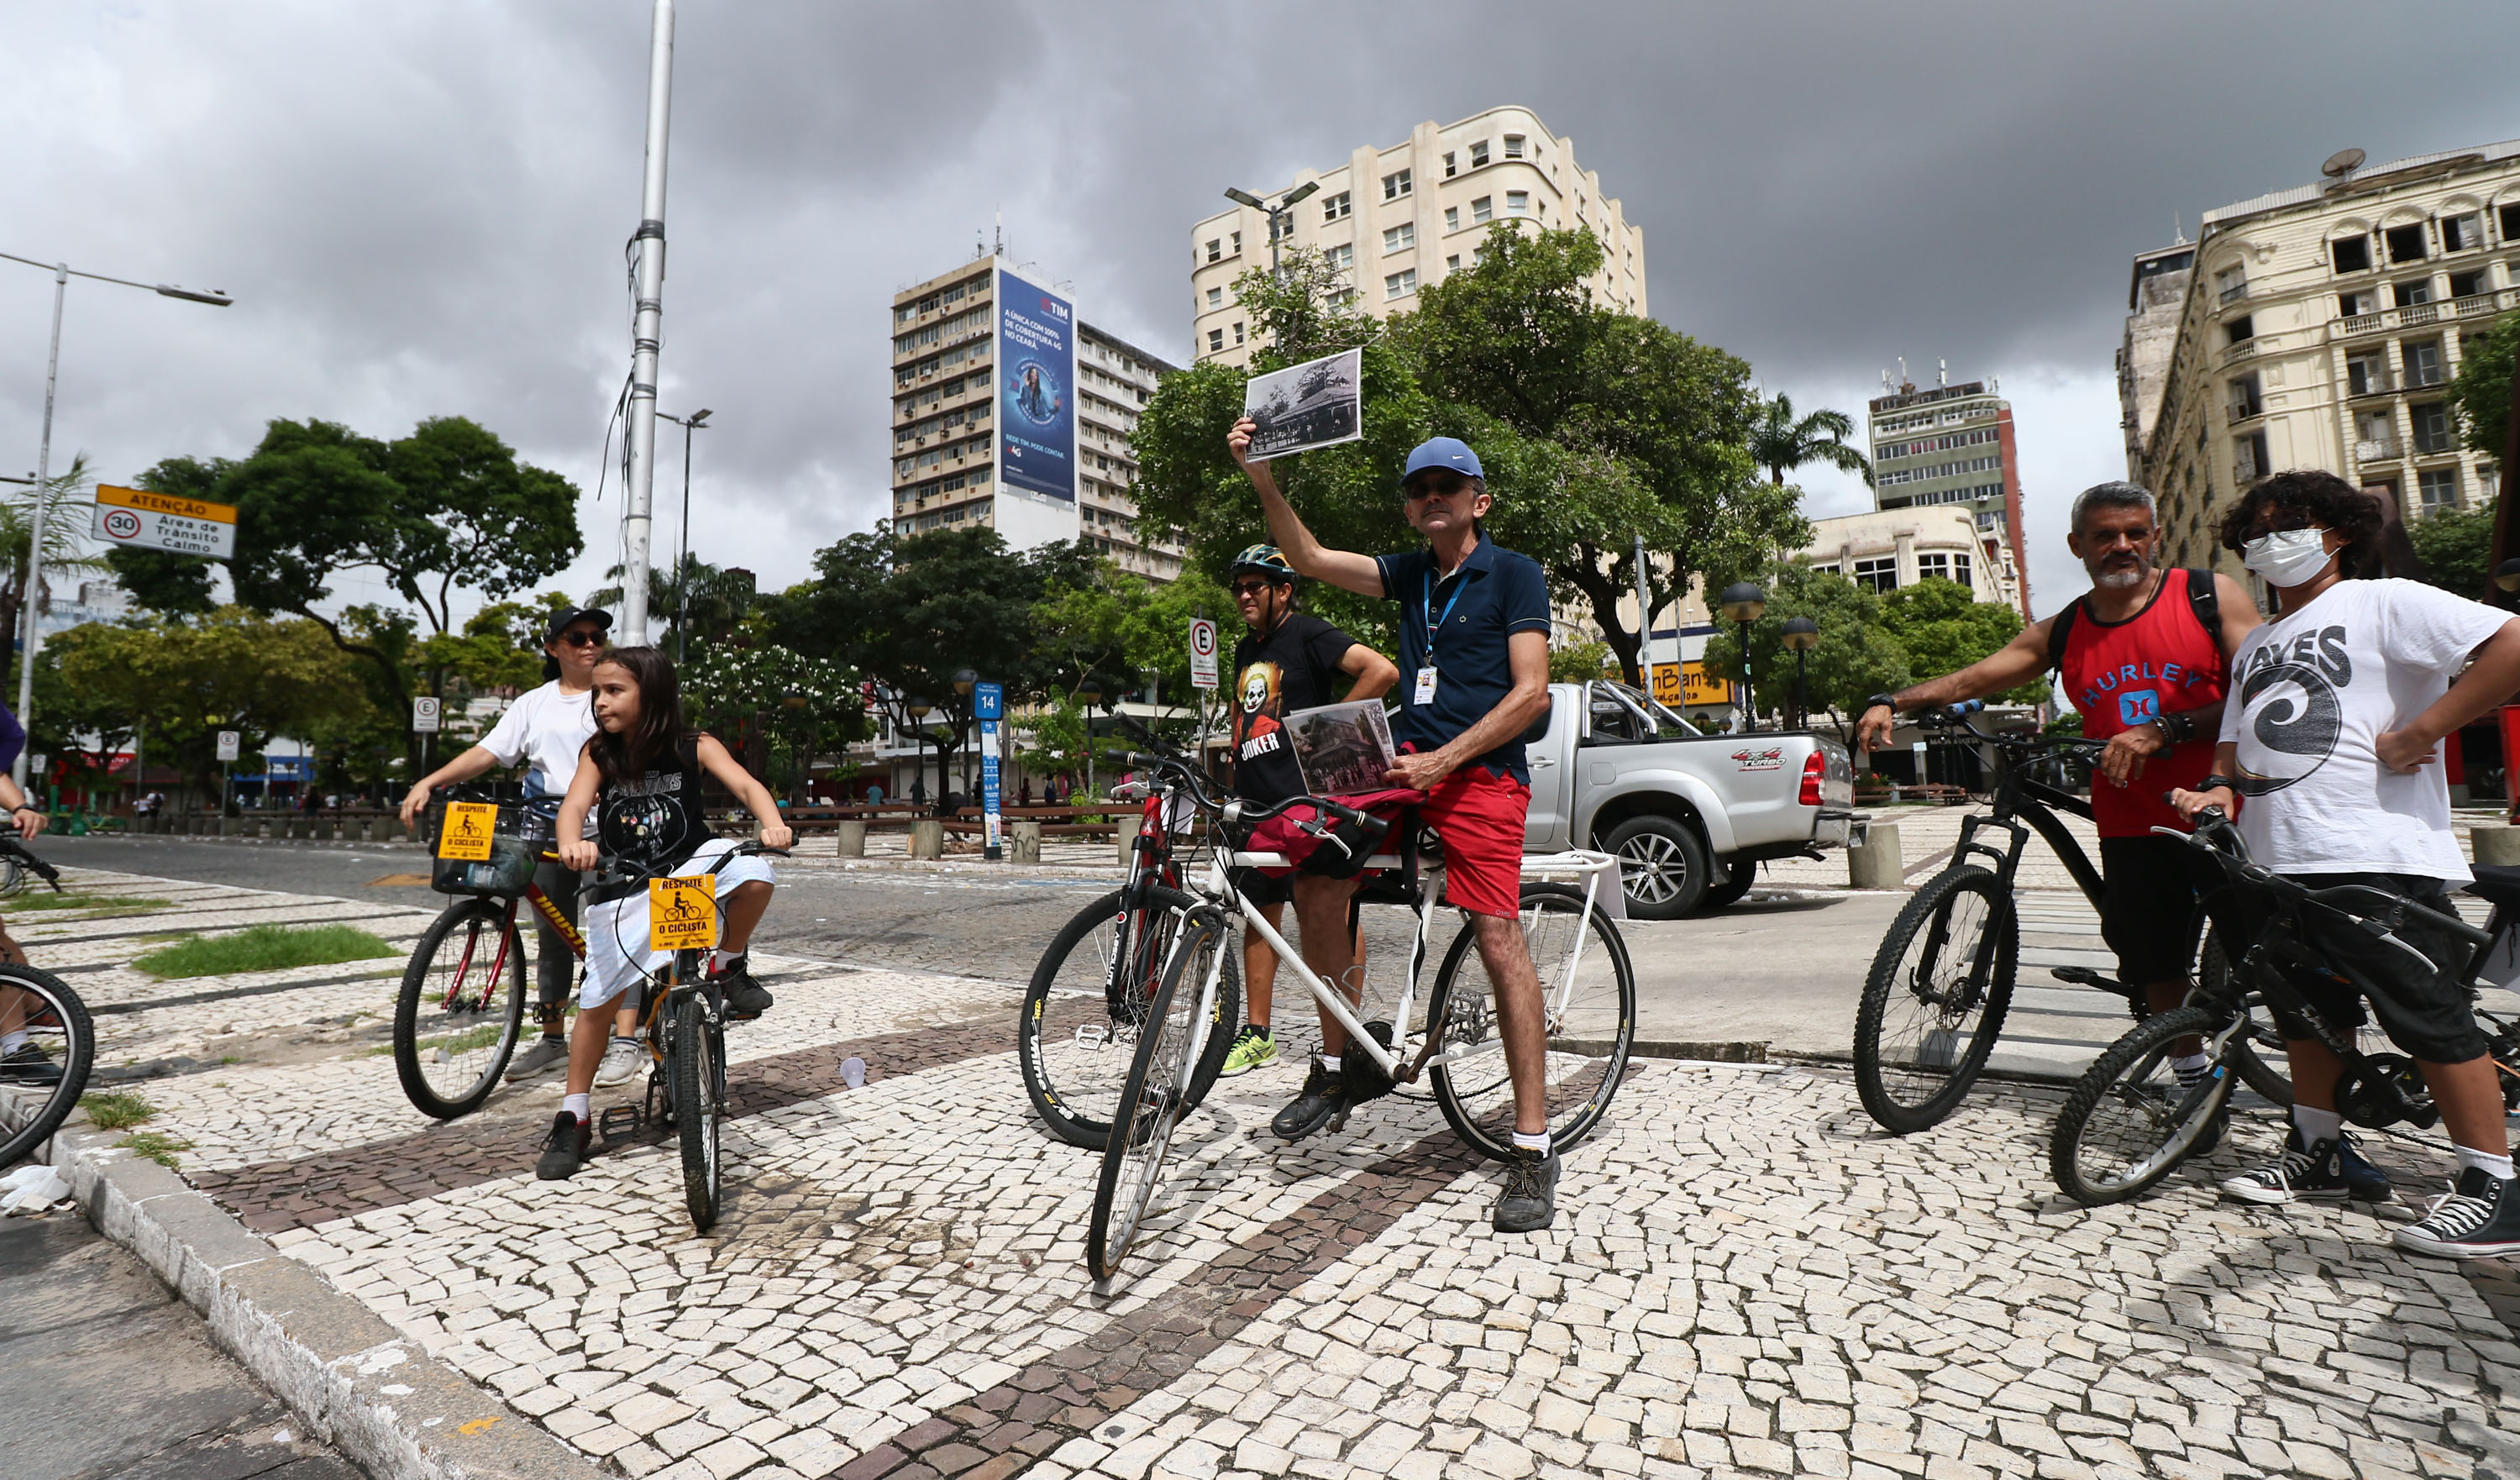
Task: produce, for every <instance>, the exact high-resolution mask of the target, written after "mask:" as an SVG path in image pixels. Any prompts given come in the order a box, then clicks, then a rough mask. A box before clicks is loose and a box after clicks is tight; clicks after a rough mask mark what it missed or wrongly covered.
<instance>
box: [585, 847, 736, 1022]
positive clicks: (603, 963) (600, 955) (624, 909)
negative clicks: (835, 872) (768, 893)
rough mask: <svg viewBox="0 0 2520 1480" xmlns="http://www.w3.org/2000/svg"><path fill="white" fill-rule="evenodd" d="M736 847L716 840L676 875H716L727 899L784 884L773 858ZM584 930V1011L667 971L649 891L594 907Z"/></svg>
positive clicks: (720, 895) (720, 892)
mask: <svg viewBox="0 0 2520 1480" xmlns="http://www.w3.org/2000/svg"><path fill="white" fill-rule="evenodd" d="M734 848H735V840H734V839H733V838H726V837H719V838H711V839H710V840H709V841H707V842H705V843H702V844H701V845H700V849H699V851H698V852H697V853H695V854H693V855H692V856H691V860H690V861H689V862H687V863H685V864H684V865H683V866H682V867H681V868H679V869H676V870H675V871H674V876H675V877H677V878H697V877H698V876H699V875H703V874H714V875H717V897H718V898H719V899H721V900H722V899H724V898H726V896H727V892H728V891H729V890H731V889H733V888H735V887H736V886H737V885H738V884H749V883H756V882H757V883H765V884H775V883H777V882H779V871H778V870H776V869H773V868H772V867H771V866H770V860H769V859H767V858H763V857H761V856H760V855H759V854H746V855H745V856H743V857H742V858H729V857H727V854H729V853H730V852H732V851H734ZM578 928H579V930H580V931H581V932H582V933H583V934H584V935H585V936H586V980H585V982H584V983H583V984H581V985H580V986H579V987H578V989H577V1005H578V1007H579V1008H581V1009H595V1008H600V1007H602V1006H604V1005H605V1004H606V1003H607V1002H610V1001H611V1000H612V999H613V998H615V997H618V996H620V995H621V994H622V993H623V992H626V991H628V990H629V989H630V988H632V987H634V986H637V985H638V984H639V982H640V981H641V979H642V978H644V977H646V976H647V974H648V973H649V972H651V971H653V970H655V969H656V968H657V967H659V966H662V965H663V964H665V962H666V959H667V957H668V955H669V954H670V953H667V952H664V951H650V950H648V949H647V945H648V891H647V889H646V888H645V887H644V886H643V887H642V888H641V889H640V890H639V892H638V893H636V894H632V895H630V896H628V897H627V898H624V899H615V900H609V901H607V902H606V903H604V904H600V905H588V906H587V907H586V911H585V917H584V921H583V923H581V924H580V925H579V926H578Z"/></svg>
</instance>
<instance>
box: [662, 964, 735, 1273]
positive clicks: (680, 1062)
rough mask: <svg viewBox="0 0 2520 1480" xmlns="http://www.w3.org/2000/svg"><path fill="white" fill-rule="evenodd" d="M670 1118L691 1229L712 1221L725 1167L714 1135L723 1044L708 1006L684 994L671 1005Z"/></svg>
mask: <svg viewBox="0 0 2520 1480" xmlns="http://www.w3.org/2000/svg"><path fill="white" fill-rule="evenodd" d="M673 1068H674V1120H675V1126H674V1129H675V1132H676V1134H677V1136H678V1137H679V1139H680V1140H681V1142H682V1148H683V1205H684V1206H685V1207H687V1208H689V1209H690V1210H691V1214H692V1227H693V1228H694V1229H696V1230H697V1231H698V1232H700V1233H707V1232H708V1231H709V1230H710V1229H712V1228H714V1227H716V1225H717V1215H718V1209H719V1207H720V1204H721V1200H722V1190H723V1188H724V1186H725V1183H724V1175H725V1166H724V1163H723V1161H722V1159H721V1152H722V1149H723V1148H722V1147H721V1145H720V1144H719V1140H718V1136H719V1130H720V1124H719V1123H720V1122H721V1121H723V1120H724V1119H725V1118H726V1044H725V1041H724V1040H723V1039H721V1038H720V1037H719V1036H718V1034H717V1025H716V1024H715V1023H714V1022H713V1021H711V1020H710V1016H709V1009H708V1004H707V1003H705V1002H703V1001H701V1000H700V994H699V993H697V992H690V993H686V994H685V995H684V997H683V1000H682V1002H681V1003H679V1004H677V1005H676V1007H675V1009H674V1060H673Z"/></svg>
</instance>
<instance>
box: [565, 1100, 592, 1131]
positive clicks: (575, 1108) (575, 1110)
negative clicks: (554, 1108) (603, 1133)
mask: <svg viewBox="0 0 2520 1480" xmlns="http://www.w3.org/2000/svg"><path fill="white" fill-rule="evenodd" d="M594 1098H595V1097H593V1096H591V1095H562V1097H561V1098H560V1107H561V1108H562V1109H563V1110H566V1111H567V1112H568V1113H570V1114H571V1115H574V1116H576V1117H577V1119H578V1123H579V1124H580V1125H583V1124H585V1123H586V1119H587V1108H588V1106H587V1101H588V1100H590V1099H594Z"/></svg>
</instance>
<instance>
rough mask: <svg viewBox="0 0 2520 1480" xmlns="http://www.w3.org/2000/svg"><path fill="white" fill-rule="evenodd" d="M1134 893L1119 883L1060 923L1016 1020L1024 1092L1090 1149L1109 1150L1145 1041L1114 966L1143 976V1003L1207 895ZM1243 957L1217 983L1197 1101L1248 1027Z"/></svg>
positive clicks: (1193, 1099)
mask: <svg viewBox="0 0 2520 1480" xmlns="http://www.w3.org/2000/svg"><path fill="white" fill-rule="evenodd" d="M1127 892H1128V891H1126V890H1125V889H1114V890H1112V891H1111V892H1110V893H1108V894H1105V895H1103V896H1102V898H1100V899H1097V900H1095V901H1094V902H1093V903H1092V904H1089V905H1087V906H1086V907H1085V908H1084V909H1082V910H1079V911H1078V912H1076V916H1075V918H1074V919H1070V920H1068V922H1067V923H1066V924H1065V925H1063V926H1061V927H1060V929H1059V932H1058V934H1057V936H1055V937H1053V938H1052V940H1051V943H1050V948H1049V949H1048V950H1046V951H1044V952H1043V953H1042V956H1041V961H1040V963H1039V964H1036V965H1035V966H1034V967H1033V973H1032V981H1031V983H1030V985H1028V986H1027V987H1026V988H1025V990H1024V1001H1023V1009H1022V1011H1021V1013H1020V1014H1019V1015H1018V1017H1017V1019H1016V1023H1015V1059H1016V1061H1017V1062H1018V1063H1019V1064H1020V1065H1021V1066H1022V1068H1023V1078H1024V1091H1025V1093H1026V1094H1028V1095H1030V1096H1031V1097H1032V1104H1033V1110H1034V1112H1035V1113H1036V1114H1038V1115H1039V1116H1040V1117H1041V1122H1042V1124H1043V1125H1045V1126H1047V1127H1049V1128H1050V1131H1051V1133H1052V1134H1053V1135H1056V1136H1057V1137H1058V1139H1059V1140H1061V1141H1064V1142H1066V1143H1067V1144H1070V1145H1076V1146H1082V1147H1084V1148H1085V1149H1087V1150H1089V1151H1099V1150H1102V1146H1103V1143H1104V1142H1105V1141H1106V1140H1107V1139H1108V1138H1109V1136H1110V1134H1111V1115H1112V1111H1113V1108H1114V1107H1115V1106H1116V1105H1118V1103H1119V1102H1120V1095H1121V1091H1122V1090H1123V1088H1124V1087H1125V1086H1126V1084H1127V1081H1128V1071H1129V1064H1130V1057H1129V1056H1126V1055H1129V1054H1130V1051H1132V1050H1133V1049H1134V1048H1135V1047H1136V1042H1137V1034H1136V1028H1137V1018H1136V1017H1132V1016H1130V1015H1129V1014H1128V1013H1127V1012H1126V1009H1125V1008H1124V1007H1123V1006H1122V1004H1123V1003H1124V1002H1125V1001H1126V1000H1127V999H1126V995H1125V989H1119V990H1115V989H1117V988H1119V984H1118V983H1115V982H1114V980H1113V979H1112V973H1113V972H1114V971H1119V972H1123V973H1125V974H1126V976H1127V977H1128V978H1129V979H1130V980H1132V981H1135V982H1137V983H1139V984H1140V993H1139V1000H1140V1001H1141V1002H1142V1003H1143V1002H1144V1001H1145V1000H1146V999H1148V998H1150V997H1151V995H1152V993H1153V991H1154V984H1155V982H1156V980H1157V979H1158V978H1159V977H1160V976H1161V974H1162V972H1163V967H1164V962H1165V960H1166V959H1167V958H1168V957H1169V956H1170V955H1171V952H1172V946H1173V941H1174V938H1175V935H1176V933H1177V931H1178V924H1179V921H1180V920H1181V919H1184V918H1185V917H1187V916H1188V914H1189V912H1190V911H1191V909H1192V907H1193V906H1194V905H1195V904H1196V903H1197V901H1196V900H1194V899H1193V898H1192V897H1191V896H1190V895H1188V894H1185V893H1183V892H1182V891H1181V890H1179V889H1172V888H1166V887H1164V886H1163V885H1161V884H1150V885H1148V888H1147V901H1146V904H1145V905H1144V906H1143V907H1141V908H1140V909H1139V910H1136V911H1126V912H1124V911H1123V910H1122V908H1121V906H1122V902H1123V900H1124V899H1125V897H1126V895H1127ZM1150 926H1151V927H1152V928H1150ZM1104 931H1108V932H1110V940H1109V944H1108V946H1107V948H1105V947H1102V946H1100V945H1098V946H1096V947H1095V957H1094V959H1091V960H1077V959H1076V953H1077V952H1078V951H1079V950H1080V949H1081V948H1085V947H1087V946H1088V944H1089V942H1096V941H1097V940H1098V937H1099V936H1100V935H1101V933H1102V932H1104ZM1106 950H1107V954H1106ZM1241 1011H1242V969H1241V962H1240V960H1239V959H1238V957H1233V956H1229V957H1228V959H1227V961H1226V965H1225V975H1224V979H1223V980H1222V981H1220V982H1219V983H1218V984H1217V994H1216V1003H1215V1007H1214V1009H1213V1011H1212V1019H1213V1020H1212V1021H1211V1022H1210V1024H1209V1033H1208V1043H1207V1047H1206V1049H1205V1051H1204V1052H1203V1053H1201V1054H1200V1055H1199V1061H1198V1067H1197V1072H1196V1073H1194V1074H1193V1076H1192V1078H1191V1083H1190V1092H1189V1099H1188V1102H1189V1104H1190V1105H1191V1106H1192V1107H1193V1108H1194V1107H1196V1106H1197V1105H1198V1103H1199V1102H1200V1101H1201V1100H1204V1099H1206V1098H1207V1093H1208V1091H1209V1090H1211V1089H1213V1088H1215V1085H1216V1079H1217V1075H1218V1074H1219V1073H1220V1072H1222V1071H1223V1069H1224V1068H1225V1056H1226V1054H1228V1053H1230V1052H1232V1050H1233V1047H1234V1032H1235V1030H1236V1029H1237V1028H1238V1027H1240V1026H1241V1021H1240V1018H1241ZM1089 1040H1090V1043H1089Z"/></svg>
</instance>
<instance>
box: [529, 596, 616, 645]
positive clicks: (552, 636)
mask: <svg viewBox="0 0 2520 1480" xmlns="http://www.w3.org/2000/svg"><path fill="white" fill-rule="evenodd" d="M571 622H593V623H594V624H595V625H596V626H598V627H601V628H603V629H604V630H605V631H607V632H609V631H611V630H612V613H611V612H609V611H598V610H595V609H594V608H593V607H589V606H562V608H560V609H559V610H558V611H555V612H553V613H552V618H551V625H549V626H547V627H545V628H544V629H543V645H544V646H545V647H549V646H550V645H551V644H553V643H556V642H559V641H560V635H561V634H562V633H563V632H566V631H567V630H568V624H569V623H571Z"/></svg>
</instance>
